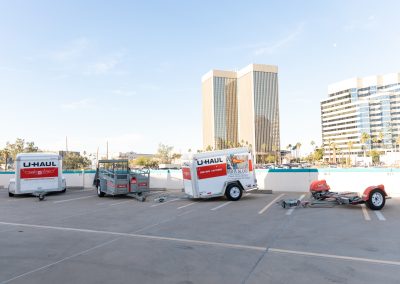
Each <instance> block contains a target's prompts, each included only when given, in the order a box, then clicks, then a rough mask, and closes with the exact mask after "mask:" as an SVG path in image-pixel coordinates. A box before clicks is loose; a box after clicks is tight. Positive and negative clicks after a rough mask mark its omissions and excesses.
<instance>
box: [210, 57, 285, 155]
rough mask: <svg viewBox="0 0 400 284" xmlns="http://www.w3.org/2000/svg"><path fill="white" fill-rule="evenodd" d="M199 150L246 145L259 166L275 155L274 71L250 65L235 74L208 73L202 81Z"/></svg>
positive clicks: (276, 107)
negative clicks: (201, 116)
mask: <svg viewBox="0 0 400 284" xmlns="http://www.w3.org/2000/svg"><path fill="white" fill-rule="evenodd" d="M202 95H203V147H204V149H209V148H212V149H225V148H230V147H235V146H237V145H238V144H239V143H240V144H243V145H248V146H249V147H251V148H252V150H253V153H254V154H255V157H256V161H257V159H258V161H259V162H261V160H262V157H264V158H265V156H266V155H269V154H272V155H276V156H278V155H279V148H280V134H279V97H278V68H277V67H276V66H270V65H261V64H251V65H249V66H247V67H245V68H243V69H242V70H240V71H238V72H232V71H221V70H212V71H210V72H208V73H207V74H205V75H204V76H203V78H202Z"/></svg>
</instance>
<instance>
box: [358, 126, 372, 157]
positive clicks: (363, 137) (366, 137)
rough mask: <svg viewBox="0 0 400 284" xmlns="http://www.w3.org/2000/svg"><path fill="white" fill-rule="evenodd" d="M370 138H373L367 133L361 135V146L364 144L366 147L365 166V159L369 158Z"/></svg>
mask: <svg viewBox="0 0 400 284" xmlns="http://www.w3.org/2000/svg"><path fill="white" fill-rule="evenodd" d="M370 138H371V136H369V134H368V133H366V132H363V133H362V134H361V139H360V142H361V144H364V146H365V147H364V164H365V159H366V157H367V144H368V141H369V139H370Z"/></svg>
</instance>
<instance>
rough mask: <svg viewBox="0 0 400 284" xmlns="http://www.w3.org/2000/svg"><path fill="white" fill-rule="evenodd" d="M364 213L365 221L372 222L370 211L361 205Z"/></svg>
mask: <svg viewBox="0 0 400 284" xmlns="http://www.w3.org/2000/svg"><path fill="white" fill-rule="evenodd" d="M361 209H362V213H363V215H364V219H365V221H371V217H370V216H369V213H368V210H367V208H366V207H365V204H361Z"/></svg>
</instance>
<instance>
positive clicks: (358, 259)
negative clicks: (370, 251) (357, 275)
mask: <svg viewBox="0 0 400 284" xmlns="http://www.w3.org/2000/svg"><path fill="white" fill-rule="evenodd" d="M268 252H275V253H283V254H296V255H302V256H317V257H324V258H334V259H342V260H353V261H361V262H370V263H377V264H390V265H397V266H400V262H399V261H391V260H380V259H372V258H362V257H351V256H343V255H335V254H325V253H313V252H306V251H296V250H286V249H276V248H269V249H268Z"/></svg>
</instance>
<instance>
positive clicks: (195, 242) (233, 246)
mask: <svg viewBox="0 0 400 284" xmlns="http://www.w3.org/2000/svg"><path fill="white" fill-rule="evenodd" d="M185 213H186V212H185ZM0 225H9V226H16V227H28V228H36V229H45V230H57V231H64V232H82V233H92V234H101V235H111V236H123V237H131V238H138V239H145V240H158V241H169V242H178V243H189V244H193V245H199V246H215V247H223V248H230V249H246V250H255V251H262V252H265V251H267V248H266V247H259V246H251V245H240V244H232V243H223V242H211V241H210V242H208V241H200V240H193V239H180V238H171V237H162V236H153V235H141V234H134V233H120V232H111V231H98V230H90V229H78V228H69V227H56V226H45V225H32V224H21V223H8V222H0Z"/></svg>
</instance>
